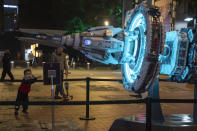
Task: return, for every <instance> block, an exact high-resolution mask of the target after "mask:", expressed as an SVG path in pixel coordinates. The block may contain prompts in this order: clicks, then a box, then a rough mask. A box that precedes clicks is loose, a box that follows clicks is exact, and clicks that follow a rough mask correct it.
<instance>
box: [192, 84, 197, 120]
mask: <svg viewBox="0 0 197 131" xmlns="http://www.w3.org/2000/svg"><path fill="white" fill-rule="evenodd" d="M194 100H195V101H197V83H195V84H194ZM193 122H194V124H197V103H194V111H193Z"/></svg>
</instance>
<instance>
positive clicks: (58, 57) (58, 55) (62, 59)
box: [51, 47, 68, 99]
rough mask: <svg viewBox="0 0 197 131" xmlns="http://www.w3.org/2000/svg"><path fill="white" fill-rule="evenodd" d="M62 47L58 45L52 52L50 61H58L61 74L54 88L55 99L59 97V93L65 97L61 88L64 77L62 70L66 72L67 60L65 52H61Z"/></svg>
mask: <svg viewBox="0 0 197 131" xmlns="http://www.w3.org/2000/svg"><path fill="white" fill-rule="evenodd" d="M63 51H64V49H63V47H58V48H57V50H56V51H55V52H54V53H53V54H52V58H51V59H52V62H56V63H60V70H61V75H60V84H59V85H56V89H55V99H61V97H60V96H58V95H59V93H60V94H61V95H62V96H63V97H64V98H66V97H67V96H66V95H65V93H64V89H63V78H64V75H63V74H64V70H65V73H66V74H68V62H67V59H66V54H65V53H64V52H63Z"/></svg>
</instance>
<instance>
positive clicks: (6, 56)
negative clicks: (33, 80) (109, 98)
mask: <svg viewBox="0 0 197 131" xmlns="http://www.w3.org/2000/svg"><path fill="white" fill-rule="evenodd" d="M10 61H11V55H10V51H9V50H8V49H7V50H5V53H4V56H3V59H2V63H3V72H2V75H1V81H3V80H4V79H5V76H6V74H8V75H9V77H10V79H11V80H14V76H13V74H12V72H11V65H10Z"/></svg>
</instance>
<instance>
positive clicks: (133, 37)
mask: <svg viewBox="0 0 197 131" xmlns="http://www.w3.org/2000/svg"><path fill="white" fill-rule="evenodd" d="M129 22H130V23H128V24H129V25H128V27H127V29H126V30H127V33H128V36H126V38H125V48H124V56H123V57H126V58H127V60H126V62H125V63H124V64H122V75H123V78H124V81H123V84H124V87H125V88H126V89H127V90H132V86H133V83H134V82H135V81H136V79H137V77H138V76H139V74H140V71H141V68H142V62H143V60H144V54H145V50H146V35H144V34H145V31H146V19H145V16H144V14H143V13H142V12H141V11H139V12H137V13H136V14H135V16H134V17H133V19H130V21H129Z"/></svg>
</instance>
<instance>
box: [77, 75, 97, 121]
mask: <svg viewBox="0 0 197 131" xmlns="http://www.w3.org/2000/svg"><path fill="white" fill-rule="evenodd" d="M89 102H90V78H89V77H87V78H86V116H85V117H81V118H79V119H80V120H95V119H96V118H94V117H92V118H90V115H89V114H90V107H89V106H90V103H89Z"/></svg>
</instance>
